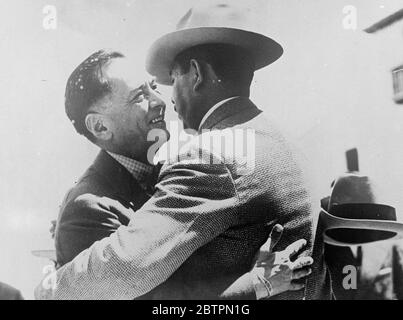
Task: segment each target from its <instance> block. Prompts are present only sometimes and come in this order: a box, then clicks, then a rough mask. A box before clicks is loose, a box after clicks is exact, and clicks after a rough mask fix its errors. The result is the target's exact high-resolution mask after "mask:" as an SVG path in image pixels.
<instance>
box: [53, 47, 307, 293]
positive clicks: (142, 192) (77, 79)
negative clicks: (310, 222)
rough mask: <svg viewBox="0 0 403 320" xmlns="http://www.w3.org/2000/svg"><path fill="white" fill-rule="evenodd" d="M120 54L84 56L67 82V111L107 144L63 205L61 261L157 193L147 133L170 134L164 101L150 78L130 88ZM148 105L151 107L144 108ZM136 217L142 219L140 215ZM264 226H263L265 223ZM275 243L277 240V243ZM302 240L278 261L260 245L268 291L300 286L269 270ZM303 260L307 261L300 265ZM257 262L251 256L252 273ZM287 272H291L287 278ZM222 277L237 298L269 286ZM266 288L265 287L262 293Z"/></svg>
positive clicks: (195, 286)
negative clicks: (149, 159) (269, 280)
mask: <svg viewBox="0 0 403 320" xmlns="http://www.w3.org/2000/svg"><path fill="white" fill-rule="evenodd" d="M122 58H123V55H122V54H120V53H117V52H105V51H99V52H97V53H95V54H93V55H92V56H90V57H89V58H88V59H86V60H85V61H84V62H83V63H82V64H81V65H80V66H79V67H78V68H77V69H76V70H75V71H74V72H73V74H72V75H71V76H70V78H69V80H68V84H67V88H66V111H67V114H68V116H69V118H70V120H71V121H72V122H73V124H74V126H75V128H76V130H77V131H78V132H79V133H81V134H83V135H85V136H86V137H87V138H88V139H89V140H90V141H92V142H94V143H95V144H96V145H98V146H99V147H100V148H102V149H103V150H102V151H101V152H100V154H99V155H98V157H97V159H96V160H95V162H94V164H93V165H92V166H91V167H90V168H89V169H88V170H87V171H86V173H85V174H84V175H83V177H82V178H81V179H80V180H79V182H78V183H77V185H76V186H75V187H74V188H72V189H71V190H70V192H69V193H68V194H67V196H66V199H65V200H64V202H63V205H62V207H61V211H60V214H59V218H58V222H57V227H56V237H55V239H56V250H57V262H58V266H59V267H62V266H63V265H64V264H66V263H68V262H69V261H71V260H72V259H73V258H74V257H75V256H77V255H78V254H79V253H80V252H81V251H83V250H84V249H87V248H88V247H90V246H91V245H92V244H93V243H94V242H96V241H99V240H102V239H103V238H105V237H107V236H109V235H111V234H112V233H113V232H115V231H116V230H117V229H118V228H119V227H121V226H122V227H123V226H126V225H127V224H128V223H129V221H130V219H131V215H132V213H133V211H135V210H137V209H139V208H140V207H141V206H142V205H143V204H144V203H145V202H146V201H147V200H148V199H149V198H150V196H151V195H152V192H153V191H154V190H153V185H154V183H155V178H156V175H155V172H156V170H155V168H153V166H151V165H149V164H148V162H147V153H148V150H149V147H150V145H149V142H148V141H147V140H146V137H147V132H148V131H149V130H151V129H153V128H155V127H157V128H158V129H160V130H162V135H166V129H165V123H164V108H165V104H164V102H163V101H162V100H161V99H160V98H159V96H158V95H157V94H156V92H154V91H153V90H152V88H151V87H150V86H149V85H148V84H144V85H142V86H140V87H131V85H132V83H133V82H132V81H131V80H132V79H128V78H126V76H128V74H127V73H126V72H125V70H127V69H128V68H127V65H125V64H121V63H119V62H121V60H124V59H122ZM143 103H146V104H147V105H146V106H143V107H142V105H143ZM127 105H129V108H128V107H127ZM155 120H157V121H155ZM122 129H125V130H122ZM161 138H166V136H164V137H161ZM151 218H152V215H150V219H151ZM133 223H134V224H136V221H134V222H133ZM160 227H164V225H161V226H160ZM262 227H263V229H265V226H264V225H263V226H262ZM266 236H267V235H266ZM152 237H153V231H150V233H149V234H144V235H142V237H140V238H139V242H141V241H145V240H146V239H148V238H152ZM276 242H277V240H275V239H274V241H273V244H275V243H276ZM302 246H303V242H302V243H301V242H299V243H298V242H297V243H296V244H294V245H292V246H291V247H289V248H288V249H287V250H288V251H286V252H284V255H283V257H281V253H280V254H277V256H276V257H277V258H276V259H277V260H279V261H277V262H275V263H274V261H273V262H270V263H267V261H266V260H267V259H271V258H274V257H275V255H273V254H272V253H271V252H270V251H272V250H271V249H270V250H269V253H268V252H267V250H266V251H265V250H263V251H261V256H260V260H265V261H263V262H266V263H265V264H264V265H263V264H262V266H263V267H261V266H260V265H256V267H255V268H254V269H252V271H253V272H256V273H262V272H263V273H264V272H266V273H268V274H267V275H264V274H262V275H260V276H259V278H258V279H257V280H259V279H263V278H265V277H266V278H269V279H271V281H272V282H271V283H270V285H271V286H272V287H271V288H269V289H270V290H271V292H269V293H270V294H272V295H274V294H276V293H278V292H282V291H285V290H288V289H289V288H295V289H299V288H301V287H302V286H301V285H298V284H293V285H292V286H290V287H289V285H290V281H288V280H284V279H285V278H287V272H288V270H287V268H284V270H282V271H280V272H274V273H275V276H274V277H271V278H270V276H271V275H270V269H269V268H268V266H269V265H273V263H274V264H275V265H277V266H283V267H285V265H286V264H287V261H285V259H287V258H289V257H290V256H292V255H293V254H295V253H297V251H298V250H299V248H302ZM257 249H259V248H257ZM256 251H257V250H256ZM256 251H255V253H256ZM282 259H283V261H282ZM310 261H311V260H310V259H306V258H300V259H298V260H297V261H296V262H295V264H296V268H295V270H296V271H295V273H294V279H298V278H301V277H303V276H305V275H307V274H308V273H309V270H308V269H307V268H305V269H301V268H303V267H304V266H305V265H308V264H309V263H310ZM298 263H301V265H299V266H298ZM252 265H253V261H251V262H250V266H249V268H248V270H246V271H249V269H250V267H251V266H252ZM290 274H292V273H290ZM282 276H284V277H285V278H284V277H283V278H281V277H282ZM219 277H220V278H227V279H228V280H227V281H226V283H228V285H229V286H228V287H225V288H224V287H223V288H221V292H220V293H218V296H220V297H228V298H236V297H239V295H240V294H241V293H243V294H245V293H246V292H247V293H248V294H249V295H251V296H252V297H253V298H255V297H256V293H255V291H256V290H257V291H259V289H263V291H264V290H265V289H266V283H263V284H264V285H263V286H262V283H260V280H259V281H258V282H257V283H256V282H254V281H253V280H254V279H255V277H253V276H251V275H250V274H249V272H245V274H243V275H242V274H238V273H236V277H235V276H234V275H232V274H230V275H229V276H227V275H219ZM216 278H217V277H214V276H213V277H212V279H210V286H213V283H214V282H216V281H215V280H216ZM276 279H279V280H276ZM255 280H256V279H255ZM187 288H191V290H192V291H193V294H194V295H195V296H196V297H197V296H199V295H200V292H201V291H206V288H205V285H204V283H203V284H200V283H192V284H188V285H187ZM270 290H269V291H270ZM260 291H261V290H260ZM160 292H164V290H163V286H161V288H157V289H155V290H154V291H153V293H154V294H157V293H158V294H160ZM206 292H207V291H206ZM106 293H107V294H108V292H106ZM265 294H266V293H264V292H263V293H262V292H259V293H258V297H262V295H263V296H264V295H265ZM266 295H267V294H266ZM152 297H153V295H148V296H144V297H143V298H146V299H147V298H152ZM111 298H113V297H111ZM171 298H173V296H171Z"/></svg>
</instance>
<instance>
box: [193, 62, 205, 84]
mask: <svg viewBox="0 0 403 320" xmlns="http://www.w3.org/2000/svg"><path fill="white" fill-rule="evenodd" d="M190 70H192V77H194V79H193V80H194V84H193V90H194V91H198V90H199V89H200V86H201V85H202V84H203V82H204V79H205V75H204V72H203V69H202V66H201V65H200V63H199V62H198V61H197V60H195V59H191V60H190Z"/></svg>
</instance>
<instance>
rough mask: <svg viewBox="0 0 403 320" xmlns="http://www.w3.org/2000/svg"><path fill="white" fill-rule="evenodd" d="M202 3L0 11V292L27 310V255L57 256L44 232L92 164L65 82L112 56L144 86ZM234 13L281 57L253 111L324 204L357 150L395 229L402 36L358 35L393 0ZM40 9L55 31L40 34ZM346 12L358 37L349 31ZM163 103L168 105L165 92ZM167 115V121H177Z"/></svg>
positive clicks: (40, 1)
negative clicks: (310, 173) (303, 159)
mask: <svg viewBox="0 0 403 320" xmlns="http://www.w3.org/2000/svg"><path fill="white" fill-rule="evenodd" d="M200 1H201V0H197V1H194V0H175V1H173V0H129V1H124V0H119V1H117V0H113V1H112V0H96V1H95V0H36V1H32V0H14V1H1V2H0V25H1V27H0V56H1V61H2V66H1V67H0V68H1V69H0V70H1V72H0V139H1V144H2V146H1V148H0V217H1V222H0V257H1V258H0V281H2V282H6V283H8V284H10V285H13V286H14V287H16V288H18V289H20V290H21V291H22V294H23V296H24V297H25V298H28V299H30V298H33V288H34V287H35V286H36V285H37V284H38V283H39V282H40V280H41V279H42V278H43V273H42V270H43V267H44V266H46V265H47V264H49V262H48V261H47V260H46V259H41V258H37V257H34V256H33V255H32V254H31V251H32V250H37V249H52V248H53V241H52V239H51V237H50V233H49V231H48V230H49V227H50V221H51V220H53V219H55V218H56V217H57V214H58V210H59V205H60V203H61V201H62V199H63V197H64V194H65V193H66V191H67V190H68V188H70V187H71V186H72V185H73V183H74V182H75V181H76V180H77V179H78V177H79V176H80V175H81V174H82V173H83V172H84V170H85V169H86V168H87V167H88V166H89V165H90V164H91V163H92V160H93V158H94V157H95V155H96V153H97V149H96V147H95V146H93V145H91V144H90V143H89V142H88V141H87V140H86V139H85V138H83V137H81V136H78V135H77V134H76V133H75V131H74V129H73V127H72V125H71V124H70V123H69V121H68V120H67V117H66V116H65V113H64V89H65V83H66V80H67V78H68V76H69V75H70V73H71V72H72V71H73V69H74V68H75V67H76V66H77V65H78V64H79V63H80V62H81V61H82V60H83V59H84V58H86V57H87V56H89V55H90V54H91V53H93V52H95V51H96V50H98V49H100V48H113V49H116V50H121V51H122V52H123V53H124V54H125V55H126V56H128V57H129V58H130V59H132V60H133V61H135V62H134V64H133V70H135V71H136V72H138V75H139V77H140V75H141V77H143V75H144V72H143V70H142V68H143V65H144V59H145V53H146V50H147V48H148V46H149V45H150V43H151V42H152V41H153V40H155V39H156V38H157V37H158V36H159V35H162V34H163V33H164V32H167V31H170V30H173V29H174V28H175V25H176V22H177V21H178V20H179V18H180V17H181V16H182V15H183V14H184V13H185V12H186V11H187V10H188V9H189V8H190V7H191V6H192V5H193V4H195V3H200ZM231 2H236V1H231ZM237 2H239V3H242V4H243V5H247V6H248V7H250V8H251V10H253V11H254V13H255V14H256V19H259V22H260V23H261V24H262V26H263V27H264V28H265V30H266V31H267V34H268V35H270V36H272V37H273V38H274V39H276V40H277V41H279V42H280V43H281V44H282V45H283V47H284V48H285V54H284V56H283V57H282V58H281V59H280V60H279V61H278V62H276V63H275V64H274V65H272V66H270V67H268V68H265V69H263V70H261V71H259V72H257V74H256V77H255V81H254V84H253V88H252V100H253V101H254V102H255V103H256V104H257V105H258V106H259V107H260V108H261V109H263V110H264V111H265V112H266V113H267V114H268V115H269V116H271V117H273V118H274V119H275V120H276V121H277V122H278V123H279V124H280V125H281V126H282V127H283V128H284V129H285V130H286V131H288V132H289V133H290V134H291V135H292V136H294V138H295V139H296V142H297V143H298V144H299V146H300V148H302V150H303V151H304V152H305V154H306V156H307V157H308V159H309V161H310V163H311V164H312V166H313V167H314V169H315V182H316V185H317V187H318V188H319V190H320V191H321V192H322V193H323V195H326V194H327V193H328V192H329V187H330V182H331V181H332V180H333V179H334V178H335V177H336V176H338V175H339V174H341V173H343V172H344V171H346V161H345V151H346V150H348V149H351V148H357V149H358V152H359V156H360V170H361V171H362V172H363V173H366V174H370V175H372V176H374V177H376V178H378V180H380V181H381V182H382V183H383V185H384V187H385V189H386V196H387V199H388V200H387V201H388V203H389V204H391V205H394V206H395V207H396V208H397V211H398V214H400V215H401V216H402V218H403V214H402V212H403V165H402V164H403V144H402V141H403V105H400V104H397V103H395V102H394V100H393V83H392V71H391V70H392V69H393V68H395V67H397V66H399V65H402V64H403V27H402V24H401V23H400V24H399V23H397V24H396V25H392V26H390V27H388V28H386V29H384V30H380V31H378V32H376V33H371V34H369V33H367V32H364V31H363V30H364V29H366V28H368V27H369V26H371V25H373V24H374V23H376V22H378V21H380V20H381V19H383V18H385V17H387V16H388V15H390V14H392V13H394V12H396V11H397V10H399V9H402V8H403V5H402V3H401V0H387V1H386V0H384V1H380V0H379V1H378V0H349V1H348V2H346V1H343V0H325V1H324V0H321V1H318V0H304V1H300V0H287V1H284V0H251V1H247V2H246V1H237ZM48 5H50V6H53V7H54V8H55V9H56V14H57V15H56V20H55V22H56V28H55V29H47V28H46V26H45V27H44V25H43V23H44V19H45V18H46V17H47V14H48V13H49V11H47V10H48V9H46V6H48ZM346 6H353V7H349V8H350V11H344V12H343V9H344V10H346V8H345V7H346ZM352 8H355V9H356V17H357V20H356V22H357V24H356V28H348V25H349V24H348V23H347V24H346V20H345V19H346V16H347V13H348V12H350V13H351V12H352V11H351V9H352ZM353 13H354V12H353ZM347 22H348V21H347ZM351 25H353V24H350V26H351ZM346 26H347V28H346ZM162 91H163V93H164V94H165V95H166V97H167V98H170V93H169V88H163V89H162ZM168 101H170V99H169V100H168ZM168 110H169V112H168V116H167V118H168V119H167V120H168V121H169V120H176V119H175V114H174V113H173V111H172V109H170V108H169V106H168Z"/></svg>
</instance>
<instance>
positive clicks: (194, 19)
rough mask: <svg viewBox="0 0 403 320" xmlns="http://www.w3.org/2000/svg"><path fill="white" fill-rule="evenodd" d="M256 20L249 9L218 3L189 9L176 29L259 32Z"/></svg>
mask: <svg viewBox="0 0 403 320" xmlns="http://www.w3.org/2000/svg"><path fill="white" fill-rule="evenodd" d="M257 20H258V19H256V18H255V19H253V17H252V12H251V9H250V8H247V7H244V8H241V7H239V6H235V5H233V4H228V3H222V2H221V3H218V4H210V5H203V6H196V7H194V8H191V9H190V10H189V11H188V12H187V13H186V14H185V15H184V16H183V17H182V18H181V19H180V20H179V22H178V24H177V26H176V29H177V31H179V30H185V29H192V28H206V27H207V28H208V27H210V28H232V29H240V30H245V31H253V32H257V31H261V30H258V29H261V28H259V26H258V24H257V23H256V21H257Z"/></svg>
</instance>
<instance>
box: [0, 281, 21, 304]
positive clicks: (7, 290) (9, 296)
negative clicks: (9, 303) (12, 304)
mask: <svg viewBox="0 0 403 320" xmlns="http://www.w3.org/2000/svg"><path fill="white" fill-rule="evenodd" d="M0 300H23V297H22V295H21V292H20V291H19V290H17V289H14V288H13V287H11V286H9V285H8V284H5V283H2V282H0Z"/></svg>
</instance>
